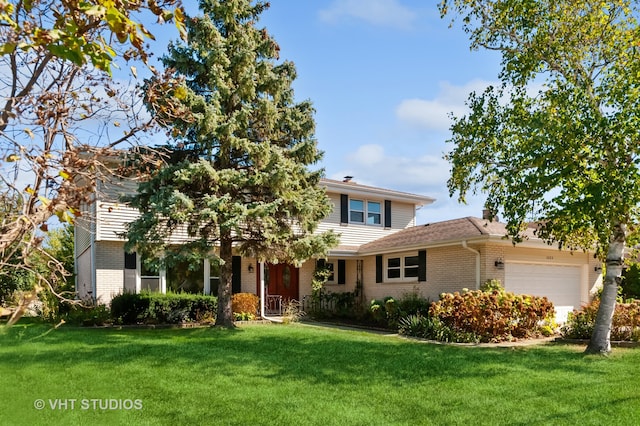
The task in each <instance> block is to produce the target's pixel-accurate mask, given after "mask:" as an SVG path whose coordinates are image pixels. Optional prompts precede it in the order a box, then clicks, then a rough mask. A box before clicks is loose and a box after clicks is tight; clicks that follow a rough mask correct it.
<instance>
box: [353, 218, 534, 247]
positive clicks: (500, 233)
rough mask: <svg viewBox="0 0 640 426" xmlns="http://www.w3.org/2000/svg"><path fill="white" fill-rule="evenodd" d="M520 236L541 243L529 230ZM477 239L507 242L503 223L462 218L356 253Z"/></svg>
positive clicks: (421, 227) (403, 232) (375, 243)
mask: <svg viewBox="0 0 640 426" xmlns="http://www.w3.org/2000/svg"><path fill="white" fill-rule="evenodd" d="M524 235H525V236H526V238H528V239H529V240H538V241H541V240H540V239H539V238H537V237H536V236H535V235H534V234H533V229H532V228H529V229H527V230H526V231H525V233H524ZM478 239H495V240H504V241H506V242H510V241H511V239H510V238H509V236H508V234H507V228H506V224H504V223H500V222H493V221H489V220H487V219H480V218H477V217H463V218H460V219H452V220H445V221H442V222H435V223H428V224H426V225H418V226H413V227H411V228H407V229H403V230H401V231H398V232H395V233H393V234H391V235H387V236H385V237H382V238H380V239H377V240H375V241H371V242H370V243H367V244H363V245H362V246H360V249H359V250H358V254H374V253H383V252H391V251H400V250H411V249H413V248H418V247H428V246H437V245H447V244H452V243H459V242H461V241H471V240H478Z"/></svg>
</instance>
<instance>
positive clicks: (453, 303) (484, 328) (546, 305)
mask: <svg viewBox="0 0 640 426" xmlns="http://www.w3.org/2000/svg"><path fill="white" fill-rule="evenodd" d="M553 314H554V308H553V304H552V303H551V302H550V301H549V300H547V298H546V297H535V296H527V295H517V294H513V293H509V292H506V291H504V290H492V291H488V292H483V291H479V290H476V291H468V292H465V293H462V294H461V293H458V292H456V293H453V294H451V293H447V294H443V295H442V296H441V298H440V300H439V301H438V302H435V303H434V304H433V305H431V309H430V310H429V316H430V317H431V318H434V319H437V320H438V322H439V323H440V324H441V326H443V327H445V328H446V329H447V330H448V333H441V334H444V335H451V336H454V337H455V340H458V341H461V340H467V341H479V342H501V341H509V340H514V339H526V338H532V337H537V336H539V335H541V334H546V333H545V329H543V326H545V325H546V326H547V327H546V330H548V324H549V322H550V321H551V319H552V316H553ZM456 336H457V337H456ZM459 336H464V339H461V338H460V337H459Z"/></svg>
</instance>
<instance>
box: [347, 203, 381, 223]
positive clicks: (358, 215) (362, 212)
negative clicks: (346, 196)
mask: <svg viewBox="0 0 640 426" xmlns="http://www.w3.org/2000/svg"><path fill="white" fill-rule="evenodd" d="M349 222H351V223H361V224H366V225H378V226H379V225H382V205H381V203H380V202H379V201H365V200H357V199H350V200H349Z"/></svg>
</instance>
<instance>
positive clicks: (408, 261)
mask: <svg viewBox="0 0 640 426" xmlns="http://www.w3.org/2000/svg"><path fill="white" fill-rule="evenodd" d="M419 264H420V258H419V257H418V256H407V257H405V258H404V266H418V265H419Z"/></svg>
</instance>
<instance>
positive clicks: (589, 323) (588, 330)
mask: <svg viewBox="0 0 640 426" xmlns="http://www.w3.org/2000/svg"><path fill="white" fill-rule="evenodd" d="M599 307H600V299H599V298H595V299H594V300H593V301H592V302H591V303H589V304H588V305H585V306H583V307H582V308H581V309H580V310H575V311H573V312H572V313H571V314H570V315H569V320H568V321H567V323H566V324H565V325H564V326H563V327H562V335H563V336H564V337H566V338H569V339H590V338H591V335H592V334H593V329H594V327H595V324H596V316H597V314H598V309H599ZM611 340H617V341H625V340H627V341H629V340H630V341H640V300H634V301H633V302H631V303H617V304H616V307H615V310H614V311H613V320H612V322H611Z"/></svg>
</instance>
